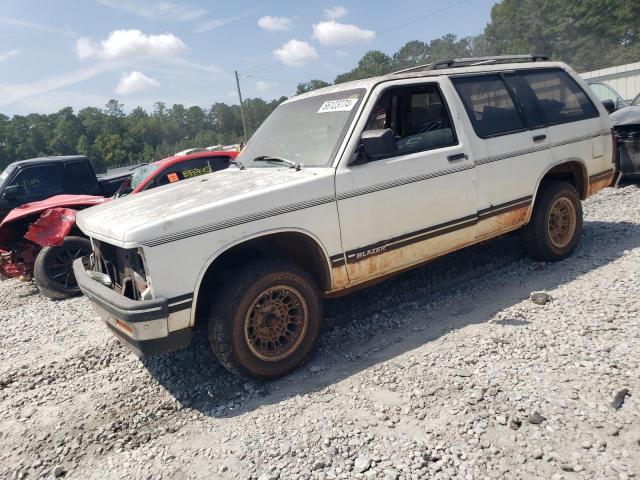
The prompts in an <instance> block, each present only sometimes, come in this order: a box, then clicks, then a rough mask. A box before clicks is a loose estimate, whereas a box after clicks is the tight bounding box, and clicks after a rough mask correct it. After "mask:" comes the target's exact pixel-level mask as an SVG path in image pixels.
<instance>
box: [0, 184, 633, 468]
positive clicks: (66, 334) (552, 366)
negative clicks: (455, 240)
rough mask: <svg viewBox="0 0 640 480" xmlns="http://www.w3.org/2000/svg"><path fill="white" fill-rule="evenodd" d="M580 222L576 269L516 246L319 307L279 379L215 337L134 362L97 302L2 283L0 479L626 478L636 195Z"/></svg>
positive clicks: (506, 244) (475, 250)
mask: <svg viewBox="0 0 640 480" xmlns="http://www.w3.org/2000/svg"><path fill="white" fill-rule="evenodd" d="M584 210H585V225H584V234H583V238H582V241H581V244H580V246H579V248H578V250H577V251H576V253H575V254H574V255H573V256H572V257H570V258H569V259H567V260H565V261H562V262H559V263H536V262H533V261H531V260H528V259H526V258H524V257H523V256H522V252H521V250H520V246H519V242H518V237H517V235H510V236H506V237H503V238H500V239H498V240H495V241H493V242H489V243H487V244H483V245H479V246H476V247H472V248H469V249H466V250H464V251H461V252H457V253H455V254H453V255H450V256H448V257H446V258H444V259H441V260H439V261H437V262H434V263H432V264H431V265H429V266H427V267H424V268H421V269H418V270H414V271H412V272H409V273H407V274H404V275H402V276H399V277H397V278H395V279H393V280H390V281H387V282H385V283H383V284H380V285H378V286H376V287H372V288H370V289H368V290H364V291H362V292H360V293H357V294H354V295H352V296H349V297H346V298H342V299H336V300H330V301H327V302H326V304H325V311H326V316H327V322H326V326H325V331H324V332H323V334H322V337H321V340H320V343H319V346H318V350H317V352H316V353H315V354H314V356H313V357H312V358H311V360H310V361H309V362H308V363H307V364H306V365H304V366H302V367H301V368H300V369H299V370H297V371H296V372H295V373H293V374H292V375H289V376H288V377H286V378H283V379H281V380H278V381H275V382H269V383H252V382H244V381H240V380H238V379H236V378H234V377H232V376H231V375H230V374H228V373H227V372H226V371H225V370H223V369H222V368H221V367H220V366H219V365H218V364H217V363H216V362H215V360H214V359H213V357H212V355H211V353H210V352H209V348H208V345H207V343H206V340H204V339H201V340H199V341H197V342H196V343H195V344H194V345H193V346H192V347H190V348H189V349H185V350H183V351H180V352H175V353H172V354H166V355H162V356H157V357H152V358H149V359H144V360H139V359H137V358H136V357H135V356H134V355H132V354H130V353H129V351H128V350H127V349H126V348H124V347H123V346H121V345H120V344H119V343H118V342H117V340H115V339H114V338H112V336H111V334H110V333H109V332H108V331H107V329H106V328H105V327H104V326H103V325H102V324H101V323H100V322H99V320H98V318H97V316H96V315H95V313H94V312H93V310H92V308H91V307H90V304H89V302H88V301H87V300H86V299H83V298H77V299H72V300H68V301H63V302H52V301H48V300H46V299H44V298H43V297H41V296H40V295H38V294H37V290H36V289H35V288H34V287H33V286H32V285H31V284H29V283H21V282H18V281H4V282H0V329H1V331H2V334H1V335H0V446H1V448H0V478H12V479H13V478H78V479H90V478H95V479H119V478H140V479H160V478H221V479H227V478H230V479H231V478H233V479H235V478H241V479H259V480H270V479H271V480H273V479H308V478H313V479H335V478H359V479H378V478H379V479H385V480H399V479H418V478H420V479H422V478H433V479H450V478H463V479H479V478H496V479H498V478H499V479H509V478H514V479H516V478H552V479H563V478H564V479H574V478H576V479H578V478H585V479H593V478H598V479H607V478H611V479H629V478H634V477H635V476H636V475H640V410H639V407H640V375H638V372H639V371H640V322H639V319H638V317H639V315H640V189H639V188H637V187H635V186H628V187H625V188H622V189H617V190H613V189H607V190H604V191H603V192H601V193H599V194H598V195H596V196H594V197H593V198H591V199H589V200H588V201H586V202H585V204H584Z"/></svg>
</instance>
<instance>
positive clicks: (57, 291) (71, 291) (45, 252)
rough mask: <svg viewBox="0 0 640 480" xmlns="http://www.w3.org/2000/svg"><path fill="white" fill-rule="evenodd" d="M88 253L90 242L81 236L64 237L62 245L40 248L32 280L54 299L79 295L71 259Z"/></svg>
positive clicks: (42, 291)
mask: <svg viewBox="0 0 640 480" xmlns="http://www.w3.org/2000/svg"><path fill="white" fill-rule="evenodd" d="M89 254H91V242H90V241H89V240H87V239H86V238H82V237H66V238H65V239H64V241H63V243H62V245H60V246H49V247H44V248H43V249H42V250H40V252H39V253H38V256H37V257H36V261H35V264H34V265H33V280H34V281H35V283H36V285H37V287H38V289H39V290H40V292H41V293H42V294H43V295H44V296H45V297H49V298H53V299H55V300H61V299H64V298H69V297H73V296H75V295H79V294H80V288H78V283H77V282H76V277H75V275H74V274H73V261H74V260H75V259H76V258H80V257H84V256H87V255H89Z"/></svg>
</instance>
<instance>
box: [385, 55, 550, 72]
mask: <svg viewBox="0 0 640 480" xmlns="http://www.w3.org/2000/svg"><path fill="white" fill-rule="evenodd" d="M546 60H549V57H547V56H546V55H496V56H492V57H473V58H451V59H447V60H441V61H439V62H435V63H427V64H425V65H416V66H415V67H410V68H405V69H404V70H398V71H397V72H393V73H391V75H395V74H398V73H408V72H419V71H421V70H440V69H444V68H460V67H473V66H478V65H496V64H500V63H518V62H539V61H542V62H543V61H546Z"/></svg>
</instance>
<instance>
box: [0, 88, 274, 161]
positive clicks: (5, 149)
mask: <svg viewBox="0 0 640 480" xmlns="http://www.w3.org/2000/svg"><path fill="white" fill-rule="evenodd" d="M285 99H286V97H282V98H280V99H277V100H272V101H270V102H266V101H264V100H262V99H260V98H252V99H248V100H245V101H244V107H245V121H246V122H247V129H248V130H250V131H255V129H257V128H258V126H259V125H260V124H261V123H262V122H263V121H264V119H265V118H267V116H268V115H269V114H270V113H271V112H272V111H273V110H274V109H275V108H276V107H277V106H278V105H279V104H280V103H281V102H282V101H284V100H285ZM242 136H243V130H242V119H241V116H240V107H239V105H227V104H225V103H214V104H213V105H212V106H211V107H210V108H208V109H206V108H201V107H199V106H192V107H185V106H184V105H181V104H175V105H173V106H171V107H168V106H167V105H165V104H164V103H162V102H157V103H156V104H155V105H154V107H153V111H152V112H151V113H148V112H146V111H145V110H144V109H143V108H141V107H137V108H135V109H134V110H133V111H131V112H130V113H129V114H126V113H125V111H124V108H123V105H122V104H121V103H120V102H118V101H117V100H110V101H109V102H108V103H107V104H106V106H105V108H103V109H100V108H96V107H86V108H83V109H82V110H80V111H79V112H78V113H77V114H75V113H74V112H73V109H72V108H71V107H66V108H63V109H62V110H60V111H59V112H57V113H53V114H48V115H43V114H37V113H31V114H29V115H26V116H23V115H14V116H13V117H12V118H9V117H7V116H6V115H2V114H0V170H1V169H3V168H4V167H5V166H6V165H8V164H9V163H11V162H13V161H15V160H20V159H25V158H33V157H38V156H43V155H73V154H81V155H87V156H88V157H89V158H90V159H91V162H92V163H93V165H94V168H95V169H96V170H97V171H99V172H103V171H105V170H106V169H108V168H113V167H116V166H121V165H129V164H136V163H141V162H150V161H153V160H159V159H161V158H165V157H168V156H170V155H172V154H174V153H176V152H178V151H180V150H184V149H186V148H191V147H195V146H199V147H208V146H213V145H228V144H233V143H237V142H239V141H241V140H242Z"/></svg>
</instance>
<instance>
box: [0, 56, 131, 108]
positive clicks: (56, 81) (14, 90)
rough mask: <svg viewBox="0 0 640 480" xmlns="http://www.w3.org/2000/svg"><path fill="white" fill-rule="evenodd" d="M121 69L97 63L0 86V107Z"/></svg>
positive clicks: (115, 65)
mask: <svg viewBox="0 0 640 480" xmlns="http://www.w3.org/2000/svg"><path fill="white" fill-rule="evenodd" d="M116 68H121V67H120V66H119V65H118V63H117V62H115V63H97V64H95V65H91V66H90V67H87V68H83V69H80V70H73V71H71V72H68V73H64V74H62V75H56V76H53V77H48V78H43V79H41V80H37V81H35V82H31V83H23V84H9V85H7V84H0V106H3V105H10V104H12V103H16V102H19V101H22V100H25V99H27V98H31V97H35V96H37V95H42V94H44V93H47V92H52V91H54V90H60V89H61V88H65V87H68V86H70V85H74V84H76V83H80V82H84V81H86V80H89V79H91V78H93V77H95V76H97V75H100V74H102V73H105V72H108V71H111V70H114V69H116Z"/></svg>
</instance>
